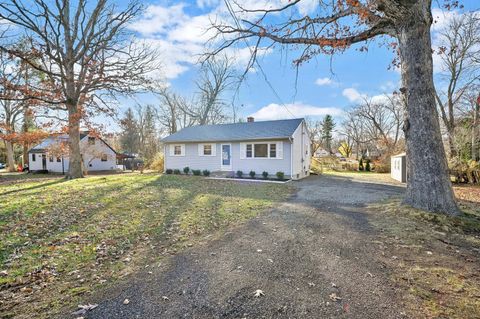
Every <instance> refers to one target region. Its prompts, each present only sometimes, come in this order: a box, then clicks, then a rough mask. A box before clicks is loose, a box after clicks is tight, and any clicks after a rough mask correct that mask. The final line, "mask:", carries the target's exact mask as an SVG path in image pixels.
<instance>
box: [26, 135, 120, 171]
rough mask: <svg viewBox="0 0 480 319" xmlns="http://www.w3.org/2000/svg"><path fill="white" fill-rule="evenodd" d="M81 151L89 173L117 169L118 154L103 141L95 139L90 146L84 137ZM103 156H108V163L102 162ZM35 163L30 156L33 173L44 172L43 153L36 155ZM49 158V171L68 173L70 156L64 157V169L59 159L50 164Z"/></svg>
mask: <svg viewBox="0 0 480 319" xmlns="http://www.w3.org/2000/svg"><path fill="white" fill-rule="evenodd" d="M80 150H81V154H82V157H83V163H84V166H85V169H86V170H87V171H109V170H115V169H116V166H117V165H116V161H117V160H116V154H115V152H114V151H113V150H112V149H111V148H110V147H108V145H107V144H105V143H104V142H103V141H102V140H101V139H98V138H97V139H95V144H94V145H90V144H88V137H84V138H83V139H82V140H81V141H80ZM102 154H106V155H107V161H102V160H101V157H102ZM35 156H36V160H35V162H34V161H33V160H32V159H33V154H29V164H30V170H31V171H38V170H42V169H43V167H42V153H36V154H35ZM46 157H47V170H48V171H49V172H54V173H62V172H65V173H66V172H68V167H69V159H68V156H64V157H63V167H62V161H61V160H60V162H57V158H56V157H55V156H54V157H53V162H50V156H49V154H48V153H46Z"/></svg>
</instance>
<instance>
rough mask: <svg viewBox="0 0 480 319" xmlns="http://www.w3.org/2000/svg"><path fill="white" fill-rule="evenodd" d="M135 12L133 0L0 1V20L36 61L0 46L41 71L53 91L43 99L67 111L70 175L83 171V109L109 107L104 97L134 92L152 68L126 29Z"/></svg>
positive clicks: (142, 48) (151, 59)
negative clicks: (124, 1)
mask: <svg viewBox="0 0 480 319" xmlns="http://www.w3.org/2000/svg"><path fill="white" fill-rule="evenodd" d="M32 2H33V3H32ZM140 12H141V6H140V4H139V3H138V2H135V1H134V2H130V3H129V4H128V5H126V7H125V8H119V7H117V6H116V5H114V4H112V3H111V2H110V1H108V0H99V1H96V2H92V3H90V2H89V1H87V0H77V1H76V3H74V4H73V3H71V1H69V0H59V1H54V2H50V1H47V0H34V1H28V2H24V1H22V0H6V1H2V2H1V3H0V19H4V20H6V21H8V22H10V23H12V24H14V25H16V26H18V27H20V28H21V29H22V31H23V32H22V33H23V34H24V35H25V36H26V37H27V38H28V39H30V42H31V45H32V47H33V48H36V50H37V55H36V56H37V58H38V60H39V62H38V63H32V60H31V59H28V58H26V56H25V53H24V52H23V51H21V50H11V49H9V48H8V47H5V46H0V49H2V50H4V51H6V52H8V53H10V54H13V55H15V56H17V57H19V58H20V59H22V60H24V61H25V62H26V63H29V64H30V65H31V66H32V67H33V68H35V69H37V70H39V71H40V72H42V73H43V74H44V75H45V77H46V79H47V80H48V82H49V85H50V86H51V87H52V91H54V92H55V93H56V94H54V95H53V96H49V97H48V99H47V98H45V99H46V100H48V102H49V103H51V104H52V109H56V110H61V111H66V112H67V113H68V130H69V131H68V133H69V138H70V139H69V148H70V151H69V156H70V165H69V177H70V178H78V177H82V176H83V173H82V164H81V156H80V143H79V141H80V121H81V119H82V118H83V117H85V116H86V115H87V114H88V108H89V107H93V108H95V109H96V112H99V111H100V112H111V111H113V110H112V108H111V106H110V105H108V104H107V103H106V98H108V96H110V97H114V96H115V95H116V94H130V93H133V92H136V91H138V90H139V89H141V88H142V87H143V86H144V85H145V84H146V83H147V82H148V81H147V79H146V75H147V74H148V73H149V72H151V71H152V70H153V69H155V68H156V67H157V66H156V65H155V64H154V60H155V54H154V53H153V52H152V51H150V50H149V49H148V48H147V47H146V46H144V45H140V44H136V43H135V41H134V40H133V38H132V37H131V36H130V34H129V33H128V32H127V29H126V26H127V24H128V23H129V22H131V21H132V19H133V18H135V17H136V16H137V15H138V14H139V13H140ZM36 98H40V97H36Z"/></svg>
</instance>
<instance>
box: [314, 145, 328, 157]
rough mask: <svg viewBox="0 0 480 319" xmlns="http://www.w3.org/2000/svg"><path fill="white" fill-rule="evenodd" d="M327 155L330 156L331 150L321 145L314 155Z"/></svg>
mask: <svg viewBox="0 0 480 319" xmlns="http://www.w3.org/2000/svg"><path fill="white" fill-rule="evenodd" d="M326 156H330V152H328V151H326V150H324V149H323V148H321V147H320V148H318V149H317V150H316V151H315V153H314V155H313V157H326Z"/></svg>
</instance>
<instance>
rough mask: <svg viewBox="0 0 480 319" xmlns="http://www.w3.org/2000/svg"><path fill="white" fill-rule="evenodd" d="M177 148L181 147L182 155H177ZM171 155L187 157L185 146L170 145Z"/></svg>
mask: <svg viewBox="0 0 480 319" xmlns="http://www.w3.org/2000/svg"><path fill="white" fill-rule="evenodd" d="M175 146H180V154H175ZM169 154H170V156H173V157H181V156H185V144H170V152H169Z"/></svg>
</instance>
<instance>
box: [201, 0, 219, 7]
mask: <svg viewBox="0 0 480 319" xmlns="http://www.w3.org/2000/svg"><path fill="white" fill-rule="evenodd" d="M219 1H220V0H197V7H199V8H200V9H204V8H209V7H213V6H216V5H218V3H219Z"/></svg>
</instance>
